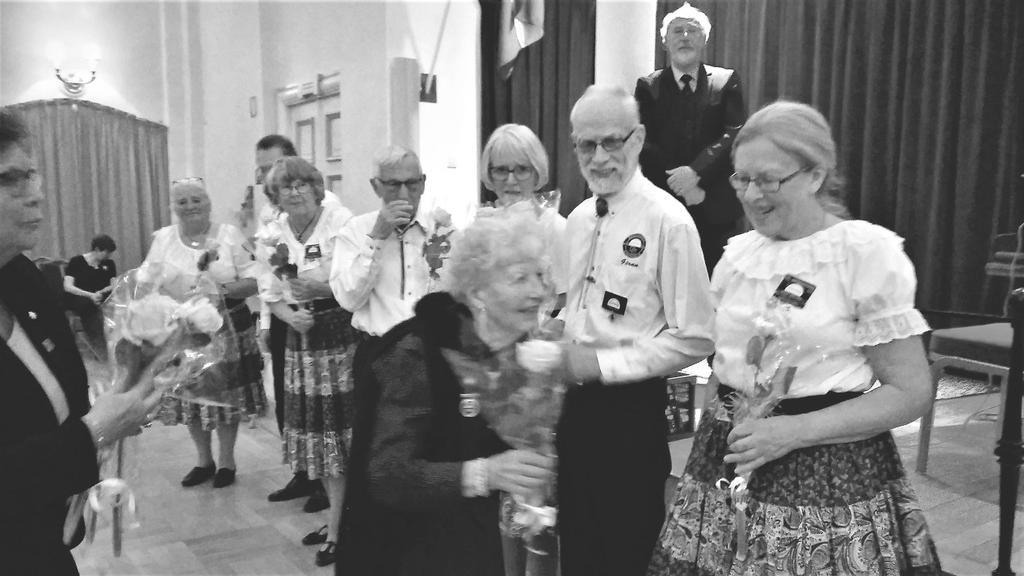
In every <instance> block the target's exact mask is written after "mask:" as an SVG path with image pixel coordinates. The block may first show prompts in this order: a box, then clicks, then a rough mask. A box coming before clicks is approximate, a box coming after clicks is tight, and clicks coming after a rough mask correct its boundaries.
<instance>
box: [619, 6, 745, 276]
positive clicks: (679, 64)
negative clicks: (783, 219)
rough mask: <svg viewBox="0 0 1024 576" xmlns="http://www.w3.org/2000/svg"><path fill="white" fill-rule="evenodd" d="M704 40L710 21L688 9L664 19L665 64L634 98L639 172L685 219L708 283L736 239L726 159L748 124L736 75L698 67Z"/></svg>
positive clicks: (736, 211) (736, 208)
mask: <svg viewBox="0 0 1024 576" xmlns="http://www.w3.org/2000/svg"><path fill="white" fill-rule="evenodd" d="M710 33H711V22H710V21H709V20H708V17H707V16H706V15H705V14H704V13H703V12H701V11H700V10H698V9H696V8H694V7H693V6H690V4H689V3H687V4H684V5H683V6H682V7H681V8H679V9H678V10H676V11H675V12H671V13H669V14H668V15H666V16H665V18H664V20H662V25H661V41H662V45H663V46H664V47H665V52H666V53H667V54H668V58H669V61H670V64H669V65H668V66H666V67H665V68H663V69H661V70H658V71H656V72H654V73H653V74H651V75H649V76H645V77H643V78H640V79H639V80H637V83H636V91H635V92H634V96H635V97H636V100H637V102H638V103H639V105H640V119H641V122H642V123H643V124H644V126H645V127H646V128H647V140H646V141H645V142H644V148H643V151H642V152H641V154H640V167H641V169H642V170H643V173H644V176H646V177H647V178H648V179H649V180H650V181H651V182H653V183H654V184H655V185H656V186H658V187H659V188H661V189H663V190H665V191H667V192H669V193H670V194H672V195H673V196H675V197H676V198H678V199H679V201H680V202H682V203H683V204H684V205H686V207H687V209H688V210H689V211H690V214H691V215H692V216H693V220H694V222H695V223H696V224H697V231H698V232H699V233H700V240H701V248H702V250H703V252H704V259H705V263H706V264H707V268H708V274H709V275H710V273H711V270H712V269H714V267H715V264H716V263H718V259H719V258H721V256H722V250H723V248H724V247H725V243H726V241H727V240H728V239H729V237H730V236H732V235H734V234H736V233H737V232H738V231H739V230H738V223H739V219H740V217H741V215H742V213H743V211H742V209H741V208H740V203H739V201H738V200H737V198H736V192H735V191H734V190H733V188H732V186H730V185H729V175H730V174H732V171H733V170H732V160H731V158H730V154H731V151H732V141H733V138H734V137H735V136H736V132H737V131H739V129H740V127H741V126H742V125H743V123H744V122H745V121H746V119H747V113H746V108H745V107H744V105H743V94H742V92H741V90H740V79H739V75H738V74H737V73H736V71H735V70H729V69H727V68H718V67H716V66H709V65H707V64H704V63H703V62H702V60H703V57H704V46H705V44H706V43H707V41H708V36H709V35H710Z"/></svg>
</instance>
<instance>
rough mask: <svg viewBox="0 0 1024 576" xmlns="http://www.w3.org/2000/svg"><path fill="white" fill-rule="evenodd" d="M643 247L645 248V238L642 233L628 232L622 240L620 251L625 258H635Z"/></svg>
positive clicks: (641, 252) (642, 250)
mask: <svg viewBox="0 0 1024 576" xmlns="http://www.w3.org/2000/svg"><path fill="white" fill-rule="evenodd" d="M645 248H647V239H646V238H644V235H643V234H630V235H629V236H627V237H626V240H625V241H623V242H622V253H623V254H625V255H626V257H627V258H636V257H637V256H639V255H641V254H643V253H644V249H645Z"/></svg>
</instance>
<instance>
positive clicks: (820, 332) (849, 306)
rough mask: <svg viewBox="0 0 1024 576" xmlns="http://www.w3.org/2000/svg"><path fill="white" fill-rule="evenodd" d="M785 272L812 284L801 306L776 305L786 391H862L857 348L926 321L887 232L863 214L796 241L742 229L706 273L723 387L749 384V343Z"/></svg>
mask: <svg viewBox="0 0 1024 576" xmlns="http://www.w3.org/2000/svg"><path fill="white" fill-rule="evenodd" d="M787 274H789V275H792V276H795V277H796V278H798V279H800V280H803V281H805V282H808V283H810V284H812V285H813V286H814V291H813V292H812V293H811V295H810V297H809V298H808V299H807V301H806V305H805V306H804V307H803V308H802V309H801V308H799V307H796V306H793V305H790V304H783V305H782V308H781V314H784V315H785V317H786V322H785V326H786V327H785V328H783V329H782V330H785V332H786V334H785V338H786V339H787V340H788V341H790V342H793V343H795V344H796V346H790V349H791V350H795V352H793V353H792V354H791V355H790V356H791V360H788V361H787V363H788V364H790V365H792V366H796V368H797V371H796V375H795V378H794V380H793V382H792V384H791V386H790V389H789V394H788V395H787V397H804V396H814V395H820V394H825V393H827V392H850V391H863V390H867V389H868V388H870V387H871V385H872V384H873V382H874V380H875V378H874V374H873V373H872V370H871V366H870V365H869V364H868V362H867V359H866V357H865V356H864V354H863V352H862V350H861V349H862V347H864V346H873V345H876V344H883V343H886V342H892V341H894V340H899V339H902V338H907V337H910V336H914V335H919V334H922V333H924V332H926V331H928V329H929V328H928V324H927V322H925V320H924V318H923V317H922V316H921V313H920V312H918V311H917V309H915V308H914V293H915V291H916V288H917V278H916V275H915V273H914V265H913V264H912V263H911V262H910V259H909V258H907V255H906V253H905V252H904V251H903V239H902V238H900V237H899V236H897V235H896V234H895V233H893V232H891V231H889V230H887V229H885V228H882V227H881V226H876V225H874V224H871V223H869V222H864V221H862V220H846V221H843V222H839V223H837V224H835V225H833V226H831V227H829V228H826V229H825V230H821V231H819V232H816V233H814V234H811V235H810V236H807V237H804V238H799V239H796V240H775V239H772V238H768V237H766V236H763V235H761V234H760V233H758V232H757V231H751V232H747V233H746V234H741V235H739V236H736V237H734V238H732V239H730V240H729V244H728V246H726V249H725V253H724V254H723V256H722V260H721V261H720V262H719V263H718V265H717V266H716V267H715V270H714V273H713V274H712V278H711V292H712V298H713V299H714V302H715V306H716V308H717V313H716V318H715V361H714V371H715V374H716V375H717V376H718V378H719V380H720V381H721V382H723V383H725V384H726V385H728V386H730V387H732V388H735V389H737V390H743V391H747V392H750V391H753V382H754V377H755V368H754V366H752V365H750V364H748V363H747V348H748V342H749V341H750V339H751V337H752V336H753V335H755V334H758V330H757V327H756V320H757V319H758V317H759V316H761V314H762V312H763V311H764V310H765V308H766V303H767V302H768V300H769V298H770V297H772V296H773V294H774V293H775V291H776V289H777V288H778V287H779V284H780V283H781V282H782V280H783V278H784V277H785V276H786V275H787ZM762 330H763V328H762ZM762 333H763V332H762ZM769 350H770V349H769ZM771 364H772V363H771V362H765V361H762V365H767V366H770V365H771Z"/></svg>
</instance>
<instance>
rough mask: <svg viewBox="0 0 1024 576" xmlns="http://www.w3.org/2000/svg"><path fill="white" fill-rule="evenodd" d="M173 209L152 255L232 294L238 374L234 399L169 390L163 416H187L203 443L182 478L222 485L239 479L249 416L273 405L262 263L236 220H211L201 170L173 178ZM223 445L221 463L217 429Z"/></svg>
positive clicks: (188, 278) (174, 270)
mask: <svg viewBox="0 0 1024 576" xmlns="http://www.w3.org/2000/svg"><path fill="white" fill-rule="evenodd" d="M171 209H172V210H173V211H174V213H175V215H176V216H177V217H178V223H177V224H172V225H171V226H167V227H165V228H161V229H160V230H157V231H156V232H155V233H154V234H153V244H152V245H151V246H150V248H149V253H148V254H147V255H146V263H156V264H159V265H160V266H161V267H162V268H163V270H164V273H165V276H168V277H169V278H171V277H173V278H174V284H175V285H176V286H177V288H176V290H178V291H181V292H182V293H184V291H185V290H188V289H190V288H191V287H193V286H194V285H195V283H196V280H197V279H198V278H199V275H200V274H204V275H206V276H207V277H208V278H209V279H210V280H212V281H213V282H215V283H216V284H217V285H218V286H219V287H220V290H221V295H222V296H223V297H224V303H225V305H226V306H227V309H228V316H229V318H230V320H231V323H232V327H233V328H234V338H233V339H232V340H231V341H230V342H229V343H228V351H227V354H226V355H225V362H224V365H223V368H224V373H225V374H228V375H229V377H233V378H235V381H234V382H232V383H231V385H230V388H231V390H233V395H234V398H233V400H232V401H231V404H232V405H233V407H231V408H223V407H217V406H210V405H202V404H198V403H195V402H188V401H185V400H178V399H176V398H172V397H170V396H165V397H164V399H163V403H162V405H161V408H160V412H159V415H158V418H159V419H160V420H161V421H162V422H163V423H164V424H185V425H186V426H188V430H189V434H190V435H191V436H192V441H193V442H194V443H195V446H196V452H197V454H198V462H197V464H196V466H195V467H194V468H192V470H191V471H189V473H188V474H186V475H185V477H184V478H182V480H181V485H182V486H185V487H191V486H196V485H198V484H202V483H203V482H206V481H207V480H209V479H210V478H213V486H214V487H215V488H223V487H225V486H229V485H231V484H233V483H234V481H235V469H236V466H235V441H236V440H237V437H238V423H239V422H240V421H241V420H242V418H243V417H248V416H255V415H259V414H262V412H263V410H264V408H265V406H266V396H265V394H264V392H263V378H262V376H261V370H262V366H263V357H262V356H261V355H260V351H259V348H258V346H257V344H256V326H255V323H254V322H253V321H252V314H251V313H250V311H249V307H248V306H246V304H245V298H247V297H249V296H252V295H254V294H256V276H257V275H258V274H257V264H256V262H254V261H253V259H252V256H251V254H250V253H249V251H248V250H246V249H245V237H243V236H242V233H241V232H239V230H238V229H237V228H235V227H234V226H232V225H230V224H213V223H211V222H210V197H209V195H208V194H207V193H206V187H205V185H204V183H203V180H202V179H201V178H186V179H184V180H176V181H175V182H173V183H172V185H171ZM214 429H216V430H217V440H218V445H219V448H220V451H219V453H218V458H217V460H218V462H217V464H216V465H215V464H214V458H213V450H212V431H213V430H214Z"/></svg>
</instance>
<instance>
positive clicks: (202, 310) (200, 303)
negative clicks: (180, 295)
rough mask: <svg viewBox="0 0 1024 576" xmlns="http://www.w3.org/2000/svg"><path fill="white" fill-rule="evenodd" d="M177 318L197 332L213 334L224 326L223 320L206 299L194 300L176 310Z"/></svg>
mask: <svg viewBox="0 0 1024 576" xmlns="http://www.w3.org/2000/svg"><path fill="white" fill-rule="evenodd" d="M177 316H178V318H181V319H183V320H185V321H186V322H188V323H189V325H191V326H192V327H193V328H195V329H196V330H197V331H199V332H205V333H207V334H213V333H214V332H216V331H217V330H220V327H221V326H223V325H224V318H223V317H222V316H221V315H220V312H218V311H217V308H216V307H215V306H214V305H213V304H211V303H210V301H209V300H207V299H206V298H196V299H193V300H189V301H188V302H185V303H184V304H182V305H181V306H180V307H179V308H178V312H177Z"/></svg>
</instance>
